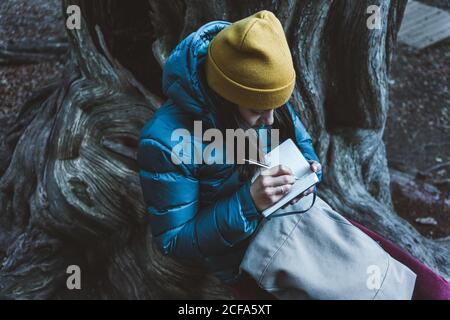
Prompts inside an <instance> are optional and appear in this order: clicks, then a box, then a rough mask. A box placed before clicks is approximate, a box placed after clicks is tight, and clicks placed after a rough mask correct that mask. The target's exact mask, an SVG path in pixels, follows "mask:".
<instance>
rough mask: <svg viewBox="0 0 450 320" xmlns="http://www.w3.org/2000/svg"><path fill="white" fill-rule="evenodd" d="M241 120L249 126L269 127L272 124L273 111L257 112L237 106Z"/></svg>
mask: <svg viewBox="0 0 450 320" xmlns="http://www.w3.org/2000/svg"><path fill="white" fill-rule="evenodd" d="M238 110H239V113H240V114H241V116H242V118H243V119H244V120H245V121H246V122H247V123H248V124H249V125H250V126H251V127H258V126H260V125H268V126H271V125H272V124H273V110H263V111H261V110H257V109H250V108H244V107H240V106H238Z"/></svg>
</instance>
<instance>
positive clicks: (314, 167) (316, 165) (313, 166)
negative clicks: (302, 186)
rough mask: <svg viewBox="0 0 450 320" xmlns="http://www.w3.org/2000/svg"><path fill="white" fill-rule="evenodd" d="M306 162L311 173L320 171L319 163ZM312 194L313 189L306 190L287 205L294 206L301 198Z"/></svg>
mask: <svg viewBox="0 0 450 320" xmlns="http://www.w3.org/2000/svg"><path fill="white" fill-rule="evenodd" d="M308 162H309V164H310V165H311V170H312V171H313V172H316V173H317V172H319V171H321V170H322V165H321V164H320V163H318V162H317V161H314V160H308ZM313 192H314V187H311V188H309V189H308V190H306V191H305V192H303V193H302V194H300V195H299V196H298V197H296V198H294V199H292V200H291V202H289V205H292V204H296V203H297V202H298V201H299V200H300V199H301V198H303V197H306V196H307V195H309V194H311V193H313ZM284 207H287V206H284ZM284 207H283V208H284Z"/></svg>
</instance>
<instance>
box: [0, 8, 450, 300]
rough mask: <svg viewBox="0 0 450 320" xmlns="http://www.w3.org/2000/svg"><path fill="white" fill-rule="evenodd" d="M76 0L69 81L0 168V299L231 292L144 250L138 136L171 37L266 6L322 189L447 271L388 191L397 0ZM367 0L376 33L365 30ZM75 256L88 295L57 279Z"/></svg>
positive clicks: (16, 133)
mask: <svg viewBox="0 0 450 320" xmlns="http://www.w3.org/2000/svg"><path fill="white" fill-rule="evenodd" d="M69 4H70V5H71V4H78V5H79V6H80V7H81V9H82V12H83V17H84V20H83V23H82V28H81V30H74V31H68V38H69V50H70V55H69V58H68V61H67V66H66V72H65V77H64V79H63V80H62V82H61V83H55V84H52V85H50V86H49V87H47V88H45V89H43V90H42V91H41V92H40V93H39V94H37V95H36V96H35V97H34V98H33V99H32V100H31V101H29V103H27V104H26V105H25V106H24V107H23V110H22V112H21V114H20V116H19V119H18V122H17V125H16V126H15V127H14V128H13V129H12V130H11V131H10V133H9V136H8V140H7V143H8V146H9V147H10V148H11V150H14V152H13V153H12V157H11V158H10V159H8V161H6V166H5V167H3V168H0V174H2V178H1V180H0V210H1V211H0V258H3V264H2V265H1V266H0V294H1V296H2V297H4V298H75V297H84V298H128V299H148V298H232V295H231V293H230V292H229V291H228V290H227V289H226V288H224V287H222V286H221V285H220V284H219V283H218V281H217V280H216V279H214V278H213V277H211V276H209V275H205V274H204V272H203V271H202V270H189V269H186V268H185V267H184V266H182V265H179V264H178V263H177V262H176V261H174V260H173V259H171V258H168V257H165V256H162V255H161V254H159V252H158V251H157V250H155V248H153V246H152V239H151V232H150V230H149V227H148V225H147V223H146V221H145V219H144V217H145V214H146V213H145V208H144V204H143V200H142V196H141V190H140V184H139V179H138V175H137V170H138V168H137V165H136V151H137V140H138V135H139V131H140V129H141V128H142V126H143V124H144V123H145V122H146V121H147V120H148V119H149V118H150V117H151V116H152V114H153V112H154V111H155V110H156V109H157V108H158V106H159V105H160V104H161V103H162V101H163V100H164V97H163V96H162V94H161V87H160V85H161V84H160V82H161V65H162V64H163V63H164V61H165V59H166V58H167V56H168V54H169V53H170V51H171V50H172V49H173V48H174V47H175V45H176V44H177V43H178V42H179V41H180V40H181V39H183V38H184V37H186V36H187V35H188V34H189V33H191V32H193V31H195V30H196V29H197V28H198V27H199V26H201V25H202V24H204V23H206V22H208V21H211V20H219V19H224V20H229V21H235V20H238V19H241V18H243V17H246V16H248V15H251V14H253V13H254V12H256V11H258V10H262V9H268V10H271V11H273V12H274V13H275V14H276V15H277V16H278V17H279V19H280V20H281V21H282V23H283V24H284V27H285V32H286V35H287V38H288V41H289V44H290V46H291V50H292V54H293V57H294V63H295V67H296V70H297V75H298V78H297V79H298V80H297V88H296V90H295V92H294V95H293V97H292V102H293V103H294V105H295V106H296V107H297V109H298V112H299V114H300V117H301V119H302V120H303V122H304V123H305V125H306V126H307V127H308V129H309V132H310V133H311V135H312V136H313V138H314V141H315V147H316V151H317V152H318V154H319V157H320V159H321V161H322V164H323V167H324V182H323V183H322V184H321V186H320V192H319V193H320V196H321V197H323V198H324V199H325V200H326V201H327V202H329V203H330V205H332V206H333V207H334V208H335V209H336V210H338V211H339V212H341V213H342V214H344V215H345V216H348V217H350V218H352V219H354V220H356V221H358V222H361V223H363V224H364V225H366V226H367V227H369V228H371V229H373V230H375V231H378V232H379V233H381V234H383V235H384V236H386V237H387V238H389V239H391V240H392V241H394V242H396V243H398V244H399V245H400V246H402V247H404V248H406V249H407V250H408V251H410V252H411V253H412V254H413V255H414V256H416V257H418V258H419V259H421V260H422V261H424V262H425V263H426V264H428V265H429V266H430V267H432V268H433V269H434V270H436V271H438V272H440V273H441V274H442V275H444V276H446V277H447V278H449V277H450V239H442V240H434V241H433V240H430V239H426V238H424V237H423V236H421V235H420V234H419V233H418V232H417V231H416V230H415V229H414V228H413V227H412V226H411V225H409V224H408V223H407V222H406V221H404V220H403V219H401V218H400V217H399V216H397V214H396V213H395V212H394V209H393V206H392V201H391V196H390V191H389V172H388V167H387V162H386V155H385V147H384V144H383V141H382V135H383V130H384V127H385V122H386V115H387V111H388V74H389V63H390V57H391V55H392V52H393V49H394V44H395V40H396V33H397V31H398V28H399V26H400V22H401V17H402V14H403V11H404V8H405V4H406V0H370V1H368V0H367V1H366V0H361V1H353V0H346V1H341V0H339V1H337V0H334V1H330V0H315V1H312V0H310V1H306V0H302V1H301V0H297V1H295V0H291V1H258V2H254V1H239V2H238V1H211V0H202V1H200V0H193V1H182V0H177V1H153V0H150V1H149V0H139V1H134V2H133V4H125V3H124V2H118V1H112V0H102V1H88V0H78V1H70V3H69V2H68V1H63V7H64V11H65V8H66V7H67V6H68V5H69ZM373 4H375V5H379V6H380V9H381V10H380V13H381V29H374V30H369V29H368V28H367V26H366V20H367V18H368V14H367V13H366V10H367V7H368V6H369V5H373ZM9 58H10V59H13V58H12V57H9ZM155 192H157V191H155ZM73 264H76V265H79V266H80V267H81V270H82V279H83V280H82V290H81V291H69V290H67V288H66V277H67V274H66V269H67V267H68V266H69V265H73Z"/></svg>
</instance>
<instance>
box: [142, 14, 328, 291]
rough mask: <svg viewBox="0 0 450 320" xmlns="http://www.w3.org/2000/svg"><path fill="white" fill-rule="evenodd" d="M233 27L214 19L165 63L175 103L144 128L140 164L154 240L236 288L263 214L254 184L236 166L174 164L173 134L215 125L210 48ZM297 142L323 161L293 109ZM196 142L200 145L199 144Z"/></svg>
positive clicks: (310, 156)
mask: <svg viewBox="0 0 450 320" xmlns="http://www.w3.org/2000/svg"><path fill="white" fill-rule="evenodd" d="M229 24H230V23H229V22H225V21H213V22H210V23H208V24H206V25H204V26H203V27H201V28H200V29H199V30H198V31H197V32H194V33H192V34H191V35H189V36H188V37H187V38H186V39H184V40H183V41H182V42H181V43H180V44H178V46H177V47H176V48H175V49H174V51H173V52H172V53H171V55H170V57H169V59H168V60H167V62H166V64H165V65H164V72H163V91H164V94H165V95H166V96H167V97H168V98H169V99H168V100H167V101H166V102H165V103H164V105H163V106H162V107H161V108H160V109H159V110H158V111H157V112H156V113H155V114H154V116H153V117H152V119H150V120H149V122H148V123H147V124H146V125H145V127H144V128H143V129H142V132H141V137H140V142H139V153H138V162H139V166H140V169H141V170H140V178H141V184H142V190H143V195H144V200H145V203H146V205H147V210H148V215H149V220H150V221H149V222H150V225H151V229H152V234H153V239H154V241H155V243H156V244H157V246H158V248H160V250H161V251H162V252H163V253H164V254H165V255H171V256H173V257H174V258H176V259H179V260H182V261H183V262H184V263H189V264H193V265H202V266H204V267H206V268H208V269H209V271H210V272H212V273H213V274H214V275H215V276H216V277H218V278H219V279H221V280H222V281H224V282H225V283H232V282H233V280H235V279H236V278H237V277H236V276H237V275H238V272H239V268H238V267H239V264H240V261H241V259H242V257H243V254H244V252H245V249H246V246H247V245H248V240H249V236H250V235H251V234H252V233H253V232H254V230H255V229H256V227H257V225H258V223H259V222H260V221H261V215H260V214H259V213H258V211H257V209H256V208H255V206H254V203H253V200H252V198H251V195H250V182H246V183H242V182H240V181H239V178H238V175H237V171H236V166H235V165H228V164H223V165H218V164H213V165H206V164H181V165H176V164H174V163H173V162H172V159H171V150H173V147H174V146H175V145H176V144H177V143H178V142H174V141H171V135H172V132H173V130H175V129H178V128H185V129H187V130H189V132H192V131H193V123H194V120H201V121H203V130H206V129H207V128H208V127H211V128H212V127H215V126H216V120H217V119H216V118H215V112H214V107H213V106H211V104H210V103H208V101H210V100H209V99H208V94H207V92H208V88H206V87H205V84H206V81H205V78H204V73H203V65H204V62H205V57H206V54H207V48H208V45H209V42H210V41H211V40H212V39H213V38H214V36H215V35H216V34H217V33H218V32H219V31H221V30H222V29H223V28H225V27H226V26H228V25H229ZM287 107H288V108H289V110H290V112H291V116H292V118H293V121H294V124H295V127H296V137H295V138H296V142H297V144H298V146H299V147H300V149H301V150H302V152H303V154H304V155H305V157H306V158H307V159H311V160H316V161H319V160H318V158H317V155H316V153H315V152H314V149H313V147H312V143H311V138H310V136H309V135H308V133H307V132H306V130H305V127H304V126H303V124H302V123H301V122H300V120H299V119H298V117H297V115H296V114H295V113H294V111H293V109H292V106H291V105H290V104H287ZM193 143H194V142H193Z"/></svg>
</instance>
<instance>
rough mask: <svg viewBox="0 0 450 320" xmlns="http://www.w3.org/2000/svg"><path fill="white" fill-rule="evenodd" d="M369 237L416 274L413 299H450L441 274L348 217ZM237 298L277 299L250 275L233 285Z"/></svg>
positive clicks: (448, 289)
mask: <svg viewBox="0 0 450 320" xmlns="http://www.w3.org/2000/svg"><path fill="white" fill-rule="evenodd" d="M348 220H349V221H350V222H351V223H352V224H353V225H354V226H356V227H357V228H359V229H360V230H361V231H363V232H364V233H365V234H367V235H368V236H369V237H371V238H372V239H374V240H375V241H377V242H378V243H379V244H380V245H381V246H382V247H383V249H384V250H385V251H386V252H387V253H389V254H390V255H391V256H392V257H393V258H394V259H396V260H397V261H400V262H401V263H403V264H404V265H406V266H407V267H408V268H410V269H411V270H412V271H413V272H414V273H415V274H416V275H417V279H416V286H415V288H414V293H413V300H450V284H449V283H448V282H447V281H446V280H445V279H444V278H443V277H441V276H439V275H438V274H436V273H434V272H433V271H432V270H431V269H430V268H428V267H427V266H426V265H424V264H423V263H422V262H420V261H419V260H417V259H416V258H414V257H413V256H411V255H410V254H409V253H408V252H406V251H405V250H403V249H401V248H400V247H398V246H396V245H395V244H393V243H392V242H391V241H389V240H386V239H384V238H383V237H382V236H380V235H379V234H378V233H376V232H373V231H371V230H369V229H367V228H366V227H364V226H362V225H361V224H359V223H357V222H355V221H352V220H350V219H348ZM231 289H232V291H233V292H234V293H235V296H236V298H237V299H242V300H275V299H276V298H275V297H274V296H273V295H271V294H270V293H268V292H265V291H264V290H262V289H261V288H259V287H258V285H257V284H256V282H255V281H254V280H253V279H251V278H250V277H245V278H244V279H243V280H242V281H240V282H239V283H238V284H236V285H234V286H232V287H231Z"/></svg>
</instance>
